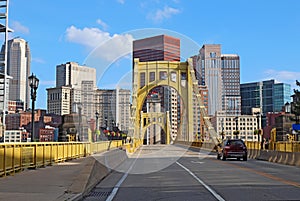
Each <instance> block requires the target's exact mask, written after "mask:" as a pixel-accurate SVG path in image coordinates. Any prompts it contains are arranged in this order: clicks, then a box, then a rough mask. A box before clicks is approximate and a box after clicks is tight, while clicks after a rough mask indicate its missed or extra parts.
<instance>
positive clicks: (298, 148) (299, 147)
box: [246, 141, 300, 152]
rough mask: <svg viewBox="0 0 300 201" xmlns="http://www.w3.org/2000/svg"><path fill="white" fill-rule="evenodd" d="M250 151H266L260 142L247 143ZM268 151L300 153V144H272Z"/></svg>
mask: <svg viewBox="0 0 300 201" xmlns="http://www.w3.org/2000/svg"><path fill="white" fill-rule="evenodd" d="M246 145H247V148H248V149H266V148H265V147H264V145H263V147H262V148H261V144H260V143H259V142H249V141H247V142H246ZM266 150H272V151H281V152H300V142H299V141H294V142H270V143H269V144H268V148H267V149H266Z"/></svg>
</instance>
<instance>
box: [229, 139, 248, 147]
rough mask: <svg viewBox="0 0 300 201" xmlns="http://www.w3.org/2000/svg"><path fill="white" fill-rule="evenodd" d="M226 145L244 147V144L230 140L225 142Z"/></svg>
mask: <svg viewBox="0 0 300 201" xmlns="http://www.w3.org/2000/svg"><path fill="white" fill-rule="evenodd" d="M226 145H227V146H230V145H235V146H240V145H244V143H243V142H242V141H241V140H230V141H227V143H226Z"/></svg>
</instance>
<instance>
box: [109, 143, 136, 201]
mask: <svg viewBox="0 0 300 201" xmlns="http://www.w3.org/2000/svg"><path fill="white" fill-rule="evenodd" d="M140 153H141V149H140V151H139V153H138V155H137V157H136V158H135V160H134V161H133V163H132V164H131V166H130V167H129V168H128V170H127V172H126V173H125V174H124V175H123V177H122V178H121V179H120V180H119V181H118V183H117V184H116V185H115V187H114V189H113V190H112V192H111V194H110V195H109V196H108V197H107V199H106V201H112V200H113V199H114V197H115V196H116V194H117V192H118V190H119V188H120V186H121V184H122V183H123V182H124V180H125V179H126V178H127V176H128V173H129V172H130V171H131V169H132V167H133V166H134V164H135V162H136V160H137V159H138V158H139V156H140Z"/></svg>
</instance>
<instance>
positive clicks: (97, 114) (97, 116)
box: [95, 111, 99, 142]
mask: <svg viewBox="0 0 300 201" xmlns="http://www.w3.org/2000/svg"><path fill="white" fill-rule="evenodd" d="M95 115H96V129H95V130H96V132H95V136H96V137H95V140H96V142H97V132H98V118H99V113H98V111H96V113H95Z"/></svg>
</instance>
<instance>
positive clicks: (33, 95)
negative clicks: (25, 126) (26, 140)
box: [28, 73, 39, 142]
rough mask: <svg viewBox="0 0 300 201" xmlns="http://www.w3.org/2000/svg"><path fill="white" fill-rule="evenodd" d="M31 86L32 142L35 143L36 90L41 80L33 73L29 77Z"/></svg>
mask: <svg viewBox="0 0 300 201" xmlns="http://www.w3.org/2000/svg"><path fill="white" fill-rule="evenodd" d="M28 80H29V86H30V88H31V91H30V95H31V100H32V109H31V142H34V140H35V136H34V102H35V101H36V90H37V88H38V86H39V79H38V78H37V77H36V76H35V75H34V74H33V73H32V74H31V75H30V76H29V77H28Z"/></svg>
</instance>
